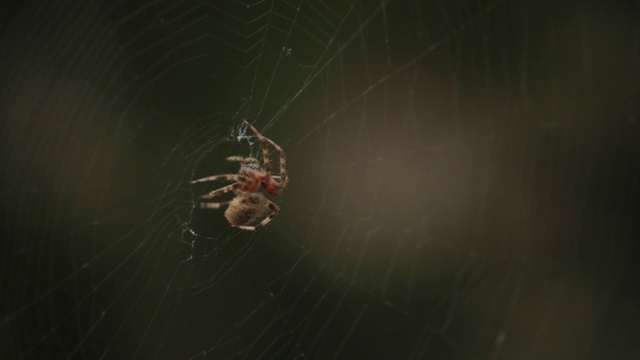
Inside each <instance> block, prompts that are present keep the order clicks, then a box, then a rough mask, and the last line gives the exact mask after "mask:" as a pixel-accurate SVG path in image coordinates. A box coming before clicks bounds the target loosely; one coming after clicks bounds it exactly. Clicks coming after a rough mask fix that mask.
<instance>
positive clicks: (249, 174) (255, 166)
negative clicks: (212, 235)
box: [191, 120, 289, 230]
mask: <svg viewBox="0 0 640 360" xmlns="http://www.w3.org/2000/svg"><path fill="white" fill-rule="evenodd" d="M243 121H244V123H245V124H246V125H247V126H248V127H249V128H251V130H252V131H253V132H254V133H255V134H256V136H257V137H258V139H259V140H260V142H261V143H262V162H263V165H260V161H258V159H256V158H252V157H242V156H230V157H228V158H227V161H232V162H233V161H237V162H240V171H239V172H238V174H223V175H214V176H208V177H205V178H202V179H198V180H193V181H192V182H191V184H197V183H202V182H207V181H217V180H227V181H234V183H233V184H230V185H227V186H224V187H221V188H220V189H217V190H214V191H212V192H210V193H208V194H205V195H202V196H200V199H203V200H205V199H213V198H215V197H217V196H220V195H223V194H226V193H228V192H231V191H233V192H234V193H235V195H236V197H235V198H233V199H231V200H230V201H221V202H201V203H200V207H201V208H203V209H220V208H222V207H225V206H227V210H226V211H225V212H224V217H226V218H227V220H228V221H229V224H231V226H233V227H237V228H239V229H242V230H257V229H259V228H261V227H263V226H265V225H267V224H268V223H270V222H271V220H273V218H275V217H276V215H278V213H279V212H280V208H279V207H278V205H276V204H274V203H273V202H272V201H271V200H269V199H267V198H266V197H265V196H264V195H263V194H262V193H260V192H258V190H260V188H261V187H263V188H264V189H265V190H266V191H267V193H269V194H271V195H275V196H278V195H280V194H282V191H283V190H284V187H285V186H287V183H288V182H289V177H288V176H287V160H286V154H285V152H284V150H282V148H281V147H280V146H278V144H276V143H275V142H273V141H272V140H271V139H268V138H266V137H264V136H263V135H262V134H261V133H260V132H259V131H258V130H257V129H256V128H255V127H254V126H253V125H251V124H250V123H249V122H248V121H247V120H243ZM269 145H271V146H273V147H274V148H275V149H276V150H277V151H278V152H279V153H280V174H279V175H272V174H271V161H270V160H269ZM267 212H271V213H270V214H269V216H267V217H265V218H264V219H263V220H262V221H261V222H260V223H258V224H257V225H251V224H253V223H255V222H256V221H258V219H260V218H262V217H263V216H264V215H265V214H266V213H267Z"/></svg>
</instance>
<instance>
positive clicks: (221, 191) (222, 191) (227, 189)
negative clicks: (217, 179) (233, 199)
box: [200, 183, 241, 199]
mask: <svg viewBox="0 0 640 360" xmlns="http://www.w3.org/2000/svg"><path fill="white" fill-rule="evenodd" d="M240 186H241V184H240V183H233V184H231V185H227V186H225V187H221V188H220V189H217V190H213V191H212V192H210V193H208V194H204V195H200V199H212V198H214V197H216V196H220V195H222V194H226V193H228V192H230V191H233V190H235V189H237V188H239V187H240Z"/></svg>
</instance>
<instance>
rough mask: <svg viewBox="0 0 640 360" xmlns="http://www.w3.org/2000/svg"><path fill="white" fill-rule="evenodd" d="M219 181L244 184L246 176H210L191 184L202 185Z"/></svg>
mask: <svg viewBox="0 0 640 360" xmlns="http://www.w3.org/2000/svg"><path fill="white" fill-rule="evenodd" d="M218 180H227V181H237V182H242V181H244V176H242V175H239V174H223V175H213V176H208V177H205V178H202V179H198V180H193V181H192V182H191V183H192V184H197V183H202V182H207V181H218Z"/></svg>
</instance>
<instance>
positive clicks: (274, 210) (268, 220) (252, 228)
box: [234, 201, 280, 231]
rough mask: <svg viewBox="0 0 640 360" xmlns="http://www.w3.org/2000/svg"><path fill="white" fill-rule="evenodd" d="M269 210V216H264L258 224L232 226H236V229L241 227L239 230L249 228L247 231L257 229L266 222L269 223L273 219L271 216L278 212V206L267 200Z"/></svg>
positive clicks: (273, 216)
mask: <svg viewBox="0 0 640 360" xmlns="http://www.w3.org/2000/svg"><path fill="white" fill-rule="evenodd" d="M269 210H271V214H270V215H269V216H267V217H266V218H264V220H262V221H261V222H260V223H259V224H258V225H255V226H249V225H239V226H234V227H237V228H238V229H241V230H249V231H255V230H258V229H259V228H261V227H263V226H265V225H267V224H268V223H270V222H271V220H273V218H275V217H276V216H277V215H278V213H279V212H280V208H279V207H278V205H276V204H274V203H273V202H271V201H269Z"/></svg>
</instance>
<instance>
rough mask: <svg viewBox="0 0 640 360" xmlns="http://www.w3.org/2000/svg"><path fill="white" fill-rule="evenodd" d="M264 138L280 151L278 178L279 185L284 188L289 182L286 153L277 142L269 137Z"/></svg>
mask: <svg viewBox="0 0 640 360" xmlns="http://www.w3.org/2000/svg"><path fill="white" fill-rule="evenodd" d="M264 139H265V140H266V141H267V142H268V143H269V144H271V146H273V147H274V148H276V150H278V152H279V153H280V179H281V183H280V186H281V187H282V188H283V189H284V187H285V186H286V185H287V183H288V182H289V175H288V174H287V154H286V153H285V152H284V150H283V149H282V148H281V147H280V146H279V145H278V144H276V143H275V142H273V140H271V139H269V138H264Z"/></svg>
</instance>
